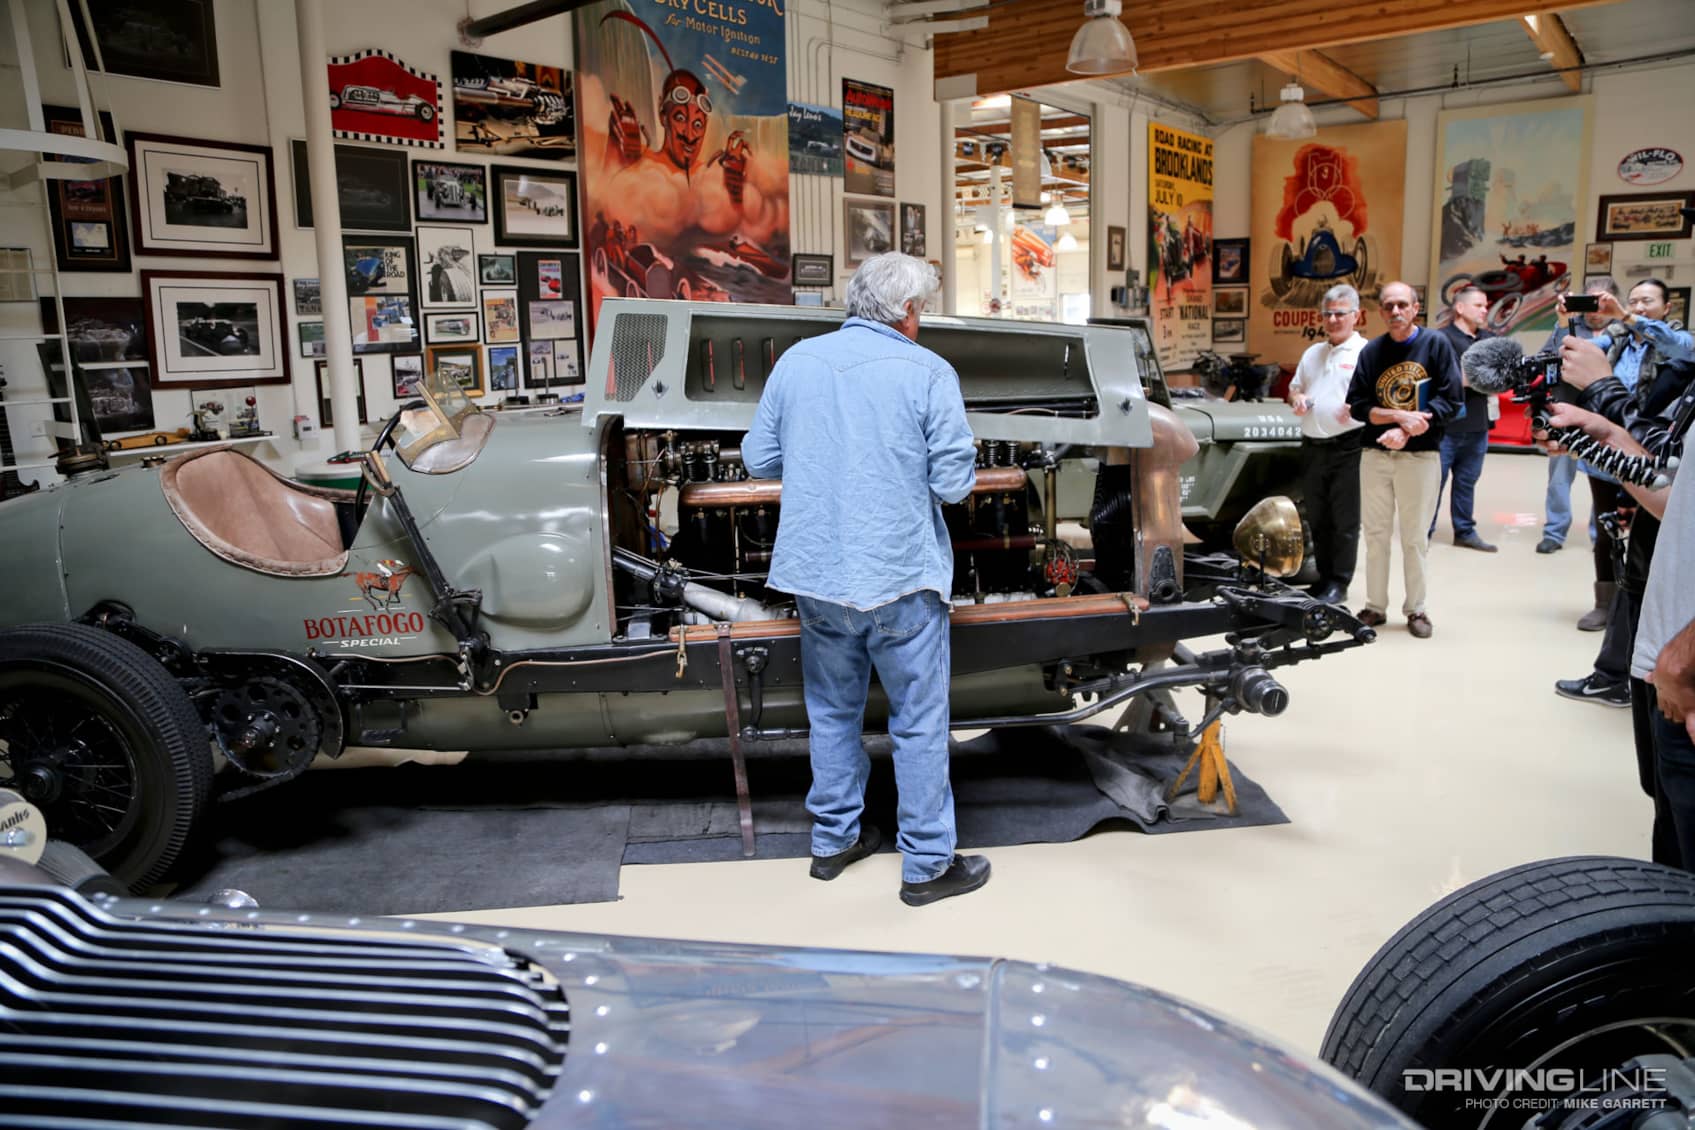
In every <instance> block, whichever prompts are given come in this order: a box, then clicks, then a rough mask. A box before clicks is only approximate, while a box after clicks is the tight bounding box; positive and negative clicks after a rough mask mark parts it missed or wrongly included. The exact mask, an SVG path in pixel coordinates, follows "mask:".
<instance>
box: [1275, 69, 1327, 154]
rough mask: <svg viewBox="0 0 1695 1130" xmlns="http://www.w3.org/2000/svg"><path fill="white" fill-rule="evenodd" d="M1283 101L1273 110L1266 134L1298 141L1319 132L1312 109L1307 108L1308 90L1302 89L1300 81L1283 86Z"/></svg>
mask: <svg viewBox="0 0 1695 1130" xmlns="http://www.w3.org/2000/svg"><path fill="white" fill-rule="evenodd" d="M1282 102H1283V104H1282V105H1281V106H1279V107H1277V109H1275V110H1273V111H1272V112H1271V120H1270V121H1269V122H1267V123H1266V126H1265V136H1267V137H1275V138H1277V139H1279V140H1281V141H1298V140H1300V139H1301V138H1303V137H1311V136H1312V135H1313V134H1315V133H1317V132H1318V123H1317V122H1315V121H1313V118H1312V111H1311V110H1309V109H1307V104H1306V91H1304V90H1302V89H1301V84H1300V83H1298V82H1290V83H1289V84H1288V85H1287V86H1285V87H1284V88H1283V95H1282Z"/></svg>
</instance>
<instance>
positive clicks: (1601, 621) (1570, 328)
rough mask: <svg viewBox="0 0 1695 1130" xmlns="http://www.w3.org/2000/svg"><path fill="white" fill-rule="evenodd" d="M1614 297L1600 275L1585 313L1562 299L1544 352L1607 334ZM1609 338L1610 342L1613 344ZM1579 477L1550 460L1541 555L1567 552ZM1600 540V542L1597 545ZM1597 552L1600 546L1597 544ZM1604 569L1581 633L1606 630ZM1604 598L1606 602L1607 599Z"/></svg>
mask: <svg viewBox="0 0 1695 1130" xmlns="http://www.w3.org/2000/svg"><path fill="white" fill-rule="evenodd" d="M1603 294H1610V295H1612V296H1613V297H1614V298H1617V297H1618V283H1616V282H1614V281H1613V280H1612V278H1611V277H1610V276H1608V275H1600V276H1598V277H1595V278H1592V279H1590V280H1589V281H1588V283H1587V285H1585V286H1584V288H1583V296H1582V297H1583V299H1584V301H1583V302H1582V304H1581V305H1582V307H1583V309H1582V310H1581V311H1579V310H1578V309H1577V308H1576V307H1577V306H1578V305H1579V304H1578V303H1575V302H1574V303H1573V304H1572V308H1568V307H1567V306H1566V302H1567V301H1568V300H1567V299H1566V298H1565V297H1563V296H1562V297H1561V298H1560V299H1558V300H1557V302H1556V304H1555V311H1556V319H1555V322H1556V324H1555V326H1554V332H1553V333H1551V334H1549V335H1548V340H1547V341H1545V342H1543V343H1542V349H1541V352H1543V353H1552V352H1554V351H1555V350H1557V349H1558V348H1559V347H1560V342H1562V341H1564V340H1565V339H1566V338H1568V337H1575V338H1579V339H1580V340H1583V341H1593V340H1595V339H1596V338H1599V337H1602V336H1603V335H1605V334H1606V331H1607V326H1608V325H1610V324H1611V322H1612V319H1611V318H1610V317H1608V316H1607V315H1606V314H1603V313H1601V305H1600V296H1601V295H1603ZM1611 341H1612V338H1610V337H1608V338H1607V342H1608V343H1611ZM1576 477H1577V460H1576V459H1575V458H1573V457H1572V456H1570V455H1567V454H1565V453H1563V452H1562V453H1560V454H1558V455H1551V456H1549V457H1548V493H1547V496H1546V498H1544V499H1543V503H1542V511H1543V519H1542V540H1541V541H1539V542H1537V543H1536V552H1537V553H1558V552H1559V551H1560V550H1562V549H1564V548H1565V544H1566V532H1567V531H1568V530H1570V529H1571V483H1572V480H1573V479H1574V478H1576ZM1598 541H1599V539H1597V542H1598ZM1596 548H1597V549H1599V545H1598V544H1597V547H1596ZM1607 569H1608V572H1607V574H1606V575H1607V576H1609V577H1610V576H1611V575H1612V574H1611V571H1610V570H1611V565H1610V563H1609V565H1608V566H1607ZM1601 577H1602V568H1601V562H1600V558H1599V557H1597V558H1596V563H1595V608H1594V610H1592V611H1590V612H1586V613H1584V615H1583V618H1582V619H1580V620H1579V621H1578V622H1577V626H1578V628H1579V630H1581V631H1586V632H1587V631H1600V630H1601V629H1602V628H1604V627H1606V622H1607V608H1608V604H1609V602H1610V601H1611V600H1612V586H1611V584H1609V585H1608V586H1607V587H1606V588H1605V589H1603V588H1602V585H1601ZM1603 597H1604V598H1605V599H1603Z"/></svg>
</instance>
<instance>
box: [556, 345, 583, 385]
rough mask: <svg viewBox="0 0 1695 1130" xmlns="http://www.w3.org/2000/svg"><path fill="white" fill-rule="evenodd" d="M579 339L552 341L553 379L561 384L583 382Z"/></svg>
mask: <svg viewBox="0 0 1695 1130" xmlns="http://www.w3.org/2000/svg"><path fill="white" fill-rule="evenodd" d="M581 349H582V343H581V342H580V341H556V342H554V343H553V379H554V380H555V381H557V382H559V383H560V384H562V385H580V384H582V383H583V366H582V355H581V352H580V351H581Z"/></svg>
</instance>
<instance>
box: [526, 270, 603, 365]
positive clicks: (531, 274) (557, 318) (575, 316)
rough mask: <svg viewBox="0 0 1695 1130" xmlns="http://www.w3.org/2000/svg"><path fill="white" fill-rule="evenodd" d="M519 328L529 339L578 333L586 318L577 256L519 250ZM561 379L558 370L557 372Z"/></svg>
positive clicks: (551, 339) (543, 339)
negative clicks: (579, 325)
mask: <svg viewBox="0 0 1695 1130" xmlns="http://www.w3.org/2000/svg"><path fill="white" fill-rule="evenodd" d="M518 310H519V313H520V320H519V329H520V331H521V332H522V334H523V337H524V340H525V341H526V342H530V341H541V342H554V341H563V340H565V339H567V338H574V337H576V336H577V334H578V320H579V317H582V318H585V319H586V316H587V315H586V313H585V311H584V308H583V299H582V283H581V279H580V276H579V272H578V261H577V256H576V255H575V254H572V253H568V252H553V253H551V254H548V253H543V252H540V251H521V252H519V253H518ZM554 376H555V379H557V377H558V374H557V373H555V374H554Z"/></svg>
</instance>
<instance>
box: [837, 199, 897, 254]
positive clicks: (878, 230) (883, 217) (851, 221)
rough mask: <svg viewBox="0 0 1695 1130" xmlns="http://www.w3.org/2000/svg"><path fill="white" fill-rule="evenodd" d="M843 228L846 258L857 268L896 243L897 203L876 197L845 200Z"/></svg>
mask: <svg viewBox="0 0 1695 1130" xmlns="http://www.w3.org/2000/svg"><path fill="white" fill-rule="evenodd" d="M842 229H843V234H844V235H845V236H846V237H847V238H846V240H845V242H844V244H843V246H845V247H846V248H847V255H846V256H845V259H846V261H847V265H848V266H849V267H857V266H859V265H860V264H861V263H863V262H865V260H867V259H869V258H871V256H873V255H881V254H882V253H883V252H885V251H889V250H892V249H893V248H894V246H895V206H894V205H893V204H892V203H887V202H881V201H876V200H850V199H845V198H844V199H843V200H842Z"/></svg>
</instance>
